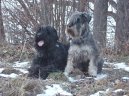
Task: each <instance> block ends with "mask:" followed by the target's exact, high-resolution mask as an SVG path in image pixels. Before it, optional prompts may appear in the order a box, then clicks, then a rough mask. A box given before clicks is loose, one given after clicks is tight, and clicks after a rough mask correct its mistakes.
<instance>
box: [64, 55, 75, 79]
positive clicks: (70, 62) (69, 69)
mask: <svg viewBox="0 0 129 96" xmlns="http://www.w3.org/2000/svg"><path fill="white" fill-rule="evenodd" d="M71 57H72V56H70V55H68V61H67V65H66V67H65V72H64V75H65V76H66V77H68V76H69V75H70V73H71V72H72V71H73V69H74V68H73V58H71Z"/></svg>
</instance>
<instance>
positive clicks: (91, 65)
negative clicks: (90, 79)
mask: <svg viewBox="0 0 129 96" xmlns="http://www.w3.org/2000/svg"><path fill="white" fill-rule="evenodd" d="M96 63H97V62H96V58H95V57H92V58H91V59H90V62H89V69H88V73H89V75H90V76H95V77H96V76H97V66H96Z"/></svg>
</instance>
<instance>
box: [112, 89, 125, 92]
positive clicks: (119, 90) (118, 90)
mask: <svg viewBox="0 0 129 96" xmlns="http://www.w3.org/2000/svg"><path fill="white" fill-rule="evenodd" d="M121 91H124V90H123V89H117V90H115V91H113V92H115V93H117V92H121Z"/></svg>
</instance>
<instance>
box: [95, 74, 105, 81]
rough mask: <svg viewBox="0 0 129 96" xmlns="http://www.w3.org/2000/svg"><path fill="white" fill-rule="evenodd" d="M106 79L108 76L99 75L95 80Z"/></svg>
mask: <svg viewBox="0 0 129 96" xmlns="http://www.w3.org/2000/svg"><path fill="white" fill-rule="evenodd" d="M106 77H107V74H98V75H97V77H96V78H95V80H101V79H103V78H106Z"/></svg>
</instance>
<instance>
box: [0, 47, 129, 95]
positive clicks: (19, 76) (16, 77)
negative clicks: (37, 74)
mask: <svg viewBox="0 0 129 96" xmlns="http://www.w3.org/2000/svg"><path fill="white" fill-rule="evenodd" d="M12 49H13V48H12ZM2 50H3V49H2ZM0 55H1V54H0ZM10 57H11V56H10ZM16 57H17V56H16ZM15 60H17V59H15ZM1 61H2V59H1ZM29 66H30V61H24V62H23V61H22V62H18V61H16V62H14V60H13V62H12V60H11V62H10V63H7V60H6V62H3V61H2V62H0V96H129V58H128V57H127V58H126V59H122V60H120V59H118V60H117V59H115V60H113V61H109V60H106V59H105V63H104V66H103V71H102V74H99V75H97V77H96V78H95V77H94V78H93V77H84V78H81V76H79V75H78V76H75V77H72V79H69V80H68V79H67V78H66V77H65V76H64V75H63V73H60V72H59V73H52V74H50V75H49V77H48V78H47V79H46V80H42V79H40V78H39V79H31V78H28V77H27V74H28V71H27V69H28V68H29Z"/></svg>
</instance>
